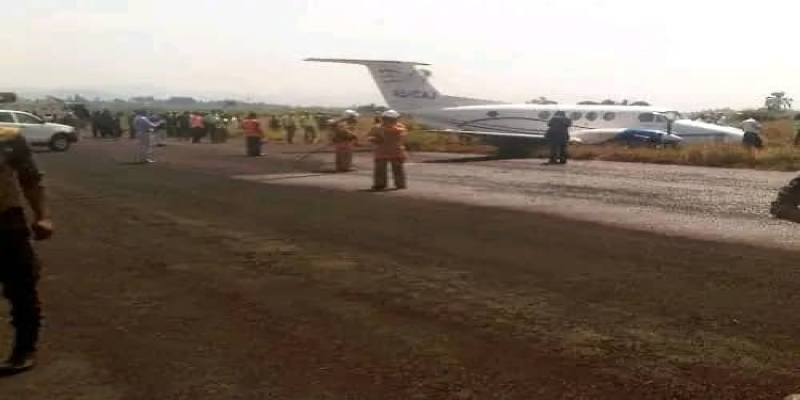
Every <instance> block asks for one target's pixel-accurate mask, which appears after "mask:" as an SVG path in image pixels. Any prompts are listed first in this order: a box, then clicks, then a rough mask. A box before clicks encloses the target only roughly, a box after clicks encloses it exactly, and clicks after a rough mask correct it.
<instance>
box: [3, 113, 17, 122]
mask: <svg viewBox="0 0 800 400" xmlns="http://www.w3.org/2000/svg"><path fill="white" fill-rule="evenodd" d="M0 122H6V123H11V124H13V123H14V117H13V116H12V115H11V113H10V112H0Z"/></svg>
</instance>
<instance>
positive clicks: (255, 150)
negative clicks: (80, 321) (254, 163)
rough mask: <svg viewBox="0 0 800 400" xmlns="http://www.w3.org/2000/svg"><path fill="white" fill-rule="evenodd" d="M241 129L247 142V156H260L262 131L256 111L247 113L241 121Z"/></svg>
mask: <svg viewBox="0 0 800 400" xmlns="http://www.w3.org/2000/svg"><path fill="white" fill-rule="evenodd" d="M242 130H243V131H244V136H245V141H246V144H247V155H248V156H249V157H259V156H261V155H262V154H261V145H262V143H263V142H262V140H263V138H264V131H263V130H262V129H261V122H259V121H258V116H257V115H256V113H254V112H251V113H250V114H248V115H247V119H245V120H244V121H242Z"/></svg>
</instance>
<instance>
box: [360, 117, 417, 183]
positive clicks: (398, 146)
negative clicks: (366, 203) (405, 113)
mask: <svg viewBox="0 0 800 400" xmlns="http://www.w3.org/2000/svg"><path fill="white" fill-rule="evenodd" d="M399 118H400V114H399V113H398V112H397V111H394V110H386V111H384V112H383V113H382V114H381V124H380V125H376V126H374V127H373V128H372V130H371V131H370V133H369V140H370V142H371V143H372V144H373V145H374V148H373V157H374V160H375V169H374V171H373V182H372V190H383V189H386V184H387V176H386V175H387V165H388V164H391V166H392V176H393V179H394V186H395V187H396V188H397V189H405V188H406V187H407V183H406V171H405V165H404V164H405V162H406V160H407V159H408V153H407V152H406V147H405V140H406V137H407V136H408V131H407V130H406V127H405V125H403V124H401V123H400V122H399V121H398V119H399Z"/></svg>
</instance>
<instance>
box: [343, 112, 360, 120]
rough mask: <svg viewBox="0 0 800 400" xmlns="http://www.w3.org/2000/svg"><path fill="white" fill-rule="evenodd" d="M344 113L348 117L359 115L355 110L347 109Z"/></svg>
mask: <svg viewBox="0 0 800 400" xmlns="http://www.w3.org/2000/svg"><path fill="white" fill-rule="evenodd" d="M342 115H343V116H345V117H347V118H350V117H358V113H357V112H355V111H353V110H345V112H344V113H343V114H342Z"/></svg>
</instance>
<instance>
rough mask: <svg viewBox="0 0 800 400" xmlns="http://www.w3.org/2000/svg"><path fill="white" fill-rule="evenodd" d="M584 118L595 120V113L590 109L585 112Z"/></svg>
mask: <svg viewBox="0 0 800 400" xmlns="http://www.w3.org/2000/svg"><path fill="white" fill-rule="evenodd" d="M586 119H588V120H589V121H594V120H596V119H597V113H596V112H594V111H590V112H588V113H586Z"/></svg>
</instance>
